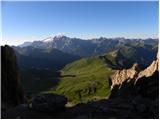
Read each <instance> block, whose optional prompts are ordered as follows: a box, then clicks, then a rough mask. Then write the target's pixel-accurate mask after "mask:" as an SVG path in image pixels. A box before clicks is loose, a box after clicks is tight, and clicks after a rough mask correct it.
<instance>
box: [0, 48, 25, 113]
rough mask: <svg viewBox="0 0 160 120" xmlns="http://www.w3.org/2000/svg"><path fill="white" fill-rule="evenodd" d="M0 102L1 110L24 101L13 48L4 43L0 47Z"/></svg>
mask: <svg viewBox="0 0 160 120" xmlns="http://www.w3.org/2000/svg"><path fill="white" fill-rule="evenodd" d="M1 68H2V69H1V70H2V78H1V100H2V101H1V102H2V108H1V109H2V111H3V110H5V109H7V108H8V107H14V106H16V105H18V104H21V103H23V102H24V92H23V89H22V86H21V84H20V75H19V70H18V66H17V61H16V55H15V53H14V50H13V49H12V48H11V47H9V46H7V45H5V46H2V47H1Z"/></svg>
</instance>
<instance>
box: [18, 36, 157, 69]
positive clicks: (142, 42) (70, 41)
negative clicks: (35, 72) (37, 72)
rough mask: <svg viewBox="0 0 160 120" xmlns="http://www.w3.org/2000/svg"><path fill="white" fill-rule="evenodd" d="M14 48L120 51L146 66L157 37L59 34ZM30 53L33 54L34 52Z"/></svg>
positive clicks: (85, 52)
mask: <svg viewBox="0 0 160 120" xmlns="http://www.w3.org/2000/svg"><path fill="white" fill-rule="evenodd" d="M15 48H16V51H18V53H19V54H22V55H24V54H26V53H27V52H26V53H22V51H24V49H27V51H28V52H29V51H30V50H31V51H32V52H33V50H36V49H41V50H39V52H41V51H47V50H51V49H54V51H61V52H63V53H68V54H70V55H76V56H80V57H90V56H95V55H103V54H106V53H109V52H113V51H120V52H121V53H122V54H123V55H124V56H125V57H126V58H128V59H129V60H132V61H133V62H138V63H139V64H144V65H145V66H148V65H149V64H150V63H151V61H152V60H153V58H154V57H155V56H156V53H157V48H158V39H151V38H148V39H125V38H104V37H100V38H95V39H90V40H84V39H79V38H69V37H67V36H63V35H60V36H55V37H48V38H46V39H43V40H39V41H33V42H25V43H23V44H21V45H19V46H18V47H15ZM56 49H57V50H56ZM32 54H34V52H33V53H32ZM36 54H38V53H36ZM52 55H53V54H52ZM35 56H36V55H35Z"/></svg>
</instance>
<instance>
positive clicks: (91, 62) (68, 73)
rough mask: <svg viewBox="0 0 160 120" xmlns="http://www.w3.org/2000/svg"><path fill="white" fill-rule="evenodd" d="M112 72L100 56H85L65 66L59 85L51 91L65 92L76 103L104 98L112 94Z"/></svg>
mask: <svg viewBox="0 0 160 120" xmlns="http://www.w3.org/2000/svg"><path fill="white" fill-rule="evenodd" d="M112 72H113V70H112V69H111V68H109V67H108V66H107V64H106V63H105V61H104V60H103V59H101V58H100V57H90V58H83V59H80V60H78V61H75V62H73V63H71V64H68V65H67V66H65V67H64V69H63V70H62V72H61V81H60V82H59V85H58V87H57V88H56V89H55V90H51V91H50V92H54V93H58V94H64V95H65V96H67V97H68V99H69V101H70V102H74V103H78V102H86V101H89V100H92V99H99V98H104V97H106V96H109V94H110V87H109V82H108V78H109V76H110V75H111V74H112Z"/></svg>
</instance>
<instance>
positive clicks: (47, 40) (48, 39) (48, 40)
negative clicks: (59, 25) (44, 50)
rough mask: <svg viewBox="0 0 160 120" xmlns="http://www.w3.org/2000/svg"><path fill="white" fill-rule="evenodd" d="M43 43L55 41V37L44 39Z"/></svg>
mask: <svg viewBox="0 0 160 120" xmlns="http://www.w3.org/2000/svg"><path fill="white" fill-rule="evenodd" d="M42 41H43V42H50V41H53V37H48V38H46V39H43V40H42Z"/></svg>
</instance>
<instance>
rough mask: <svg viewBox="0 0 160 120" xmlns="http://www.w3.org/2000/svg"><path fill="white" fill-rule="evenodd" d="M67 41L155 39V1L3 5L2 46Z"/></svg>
mask: <svg viewBox="0 0 160 120" xmlns="http://www.w3.org/2000/svg"><path fill="white" fill-rule="evenodd" d="M56 34H65V35H67V36H69V37H79V38H87V39H88V38H95V37H100V36H103V37H109V38H110V37H126V38H148V37H152V38H158V1H157V2H155V1H152V2H151V1H150V2H149V1H147V2H145V1H143V2H142V1H141V2H139V1H134V2H133V1H132V2H115V1H114V2H109V1H106V2H105V1H103V2H84V1H83V2H82V1H81V2H56V1H55V2H53V1H50V2H42V1H41V2H33V1H30V2H29V1H28V2H24V1H23V2H22V1H21V2H9V1H8V2H7V1H5V2H2V39H3V44H4V43H5V44H10V45H17V44H21V43H23V42H24V41H33V40H41V39H44V38H46V37H48V36H54V35H56Z"/></svg>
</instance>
